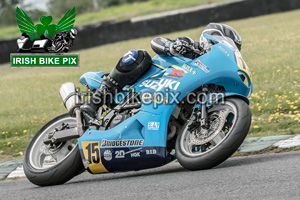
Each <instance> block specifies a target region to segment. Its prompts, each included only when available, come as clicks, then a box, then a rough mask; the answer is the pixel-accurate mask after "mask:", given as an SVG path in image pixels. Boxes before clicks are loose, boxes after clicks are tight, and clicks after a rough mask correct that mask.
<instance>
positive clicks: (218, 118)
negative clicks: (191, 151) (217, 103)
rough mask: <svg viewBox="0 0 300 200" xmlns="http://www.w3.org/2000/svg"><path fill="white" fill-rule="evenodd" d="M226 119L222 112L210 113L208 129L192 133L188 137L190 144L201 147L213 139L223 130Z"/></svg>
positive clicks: (200, 129)
mask: <svg viewBox="0 0 300 200" xmlns="http://www.w3.org/2000/svg"><path fill="white" fill-rule="evenodd" d="M225 122H226V118H225V115H224V113H223V112H219V113H212V114H211V115H210V116H209V125H210V126H209V128H208V129H205V128H202V127H200V128H199V129H198V131H197V130H195V131H193V132H192V133H191V136H190V143H192V144H195V145H203V144H206V143H208V142H210V141H211V140H212V139H214V138H215V137H216V136H217V135H218V134H219V133H220V131H221V130H222V129H223V127H224V125H225Z"/></svg>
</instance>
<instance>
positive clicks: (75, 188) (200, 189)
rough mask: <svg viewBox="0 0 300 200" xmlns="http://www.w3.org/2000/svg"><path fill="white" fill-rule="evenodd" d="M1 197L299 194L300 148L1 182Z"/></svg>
mask: <svg viewBox="0 0 300 200" xmlns="http://www.w3.org/2000/svg"><path fill="white" fill-rule="evenodd" d="M0 195H1V196H0V199H5V200H6V199H41V200H42V199H63V200H65V199H84V200H90V199H107V200H108V199H109V200H110V199H117V200H132V199H172V200H173V199H184V200H185V199H205V200H207V199H243V200H244V199H251V200H252V199H257V200H258V199H259V200H261V199H272V200H274V199H300V151H298V152H290V153H280V154H266V155H259V156H249V157H239V158H231V159H228V160H227V161H225V162H224V163H223V164H221V165H219V166H218V167H216V168H214V169H210V170H204V171H188V170H185V169H184V168H182V167H181V166H180V165H179V163H171V164H169V165H166V166H163V167H160V168H156V169H150V170H143V171H139V172H126V173H116V174H112V173H111V174H100V175H90V174H88V173H86V172H85V173H83V174H81V175H79V176H77V177H75V178H73V179H72V180H71V181H69V182H68V183H66V184H64V185H60V186H52V187H37V186H35V185H33V184H31V183H30V182H29V181H28V180H27V179H21V180H8V181H1V182H0Z"/></svg>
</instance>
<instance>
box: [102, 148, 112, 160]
mask: <svg viewBox="0 0 300 200" xmlns="http://www.w3.org/2000/svg"><path fill="white" fill-rule="evenodd" d="M103 157H104V159H105V160H107V161H111V159H112V152H111V150H105V151H104V153H103Z"/></svg>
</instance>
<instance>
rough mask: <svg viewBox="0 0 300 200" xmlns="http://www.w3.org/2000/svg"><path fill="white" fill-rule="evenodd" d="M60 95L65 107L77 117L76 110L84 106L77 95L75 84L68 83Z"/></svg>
mask: <svg viewBox="0 0 300 200" xmlns="http://www.w3.org/2000/svg"><path fill="white" fill-rule="evenodd" d="M59 94H60V96H61V98H62V100H63V102H64V105H65V107H66V109H67V110H68V112H69V113H70V115H71V116H75V112H74V111H75V108H78V107H79V106H81V105H82V100H81V97H80V96H79V94H78V93H77V90H76V87H75V85H74V83H72V82H68V83H64V84H62V85H61V87H60V89H59Z"/></svg>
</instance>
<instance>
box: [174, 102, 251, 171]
mask: <svg viewBox="0 0 300 200" xmlns="http://www.w3.org/2000/svg"><path fill="white" fill-rule="evenodd" d="M208 121H209V127H208V128H207V129H203V128H201V127H198V128H197V129H196V130H194V131H192V132H190V131H189V124H190V123H191V121H190V122H186V124H185V125H184V126H183V128H182V130H181V132H180V133H179V136H178V138H177V140H176V146H175V149H176V156H177V159H178V161H179V163H180V164H181V165H182V166H183V167H184V168H186V169H189V170H201V169H210V168H212V167H215V166H217V165H219V164H220V163H222V162H223V161H225V160H226V159H227V158H229V157H230V156H231V155H232V154H233V153H234V152H235V151H236V150H237V149H238V148H239V146H240V145H241V144H242V142H243V141H244V139H245V137H246V136H247V133H248V131H249V128H250V124H251V111H250V109H249V106H248V104H247V103H246V102H245V101H243V100H241V99H238V98H228V99H225V101H224V103H222V104H221V103H219V104H216V105H214V106H212V107H211V108H210V109H209V110H208Z"/></svg>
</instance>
